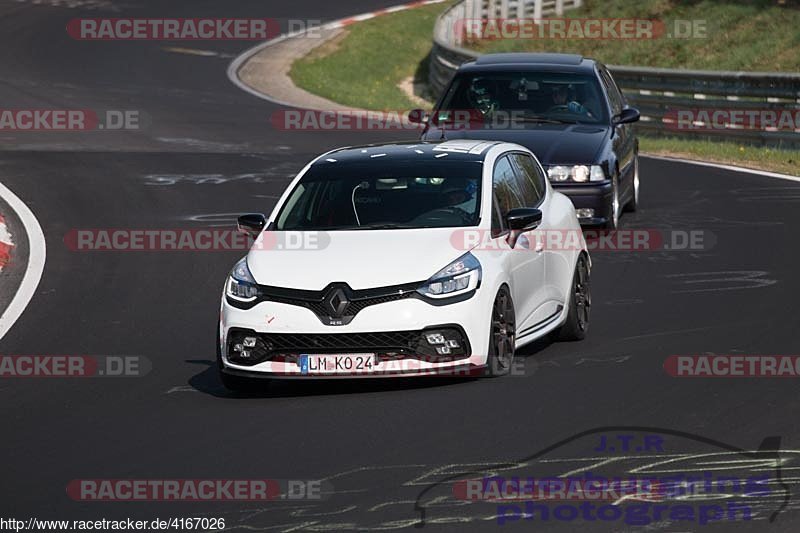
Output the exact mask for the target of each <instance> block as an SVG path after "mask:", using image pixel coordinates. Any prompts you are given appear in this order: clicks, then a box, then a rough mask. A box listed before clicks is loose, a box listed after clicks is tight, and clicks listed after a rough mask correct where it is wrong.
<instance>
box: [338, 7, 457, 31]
mask: <svg viewBox="0 0 800 533" xmlns="http://www.w3.org/2000/svg"><path fill="white" fill-rule="evenodd" d="M444 1H445V0H423V1H421V2H410V3H408V4H401V5H399V6H392V7H387V8H385V9H379V10H377V11H373V12H371V13H362V14H361V15H356V16H355V17H348V18H346V19H339V20H335V21H333V22H329V23H328V24H323V25H322V28H323V29H326V30H335V29H337V28H344V27H346V26H349V25H350V24H354V23H356V22H364V21H365V20H369V19H374V18H375V17H379V16H381V15H386V14H388V13H397V12H398V11H405V10H407V9H414V8H415V7H421V6H429V5H431V4H441V3H442V2H444Z"/></svg>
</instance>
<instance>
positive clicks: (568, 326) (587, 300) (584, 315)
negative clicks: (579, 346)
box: [558, 254, 592, 341]
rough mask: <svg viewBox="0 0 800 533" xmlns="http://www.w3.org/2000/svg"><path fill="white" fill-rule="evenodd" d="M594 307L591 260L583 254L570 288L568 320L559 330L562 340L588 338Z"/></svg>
mask: <svg viewBox="0 0 800 533" xmlns="http://www.w3.org/2000/svg"><path fill="white" fill-rule="evenodd" d="M591 307H592V292H591V279H590V273H589V261H588V260H587V258H586V256H585V255H583V254H581V255H580V256H579V257H578V263H577V264H576V265H575V273H574V274H573V276H572V287H571V288H570V298H569V310H568V311H567V320H566V322H564V325H562V326H561V329H559V331H558V340H560V341H579V340H583V339H584V338H586V332H587V331H588V329H589V314H590V311H591Z"/></svg>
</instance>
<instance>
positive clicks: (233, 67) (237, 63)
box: [227, 0, 446, 107]
mask: <svg viewBox="0 0 800 533" xmlns="http://www.w3.org/2000/svg"><path fill="white" fill-rule="evenodd" d="M445 1H446V0H421V1H417V2H409V3H407V4H400V5H397V6H392V7H387V8H384V9H378V10H377V11H371V12H369V13H362V14H360V15H355V16H352V17H346V18H343V19H339V20H334V21H333V22H328V23H326V24H323V25H322V26H320V28H322V29H323V30H331V29H338V28H344V27H346V26H349V25H351V24H355V23H356V22H363V21H365V20H369V19H373V18H375V17H379V16H381V15H386V14H388V13H397V12H398V11H405V10H407V9H414V8H415V7H421V6H428V5H431V4H441V3H443V2H445ZM314 29H316V28H314ZM307 31H308V30H307V29H306V30H298V31H294V32H291V33H285V34H283V35H280V36H278V37H275V38H274V39H270V40H269V41H266V42H263V43H261V44H259V45H256V46H254V47H253V48H250V49H249V50H245V51H244V52H243V53H241V54H240V55H239V56H238V57H237V58H236V59H234V60H233V61H231V63H230V64H229V65H228V72H227V74H228V79H229V80H230V81H231V83H233V84H234V85H236V86H237V87H239V88H240V89H241V90H243V91H245V92H247V93H250V94H252V95H253V96H257V97H258V98H261V99H262V100H267V101H269V102H272V103H275V104H278V105H281V106H285V107H298V106H297V105H296V104H293V103H291V102H283V101H281V100H278V99H275V98H272V97H270V96H269V95H266V94H264V93H262V92H259V91H257V90H256V89H253V88H252V87H250V86H248V85H247V84H246V83H244V82H242V80H240V79H239V69H240V68H242V65H244V64H245V63H247V60H248V59H250V58H251V57H253V56H254V55H256V54H257V53H259V52H260V51H261V50H263V49H264V48H267V47H268V46H272V45H274V44H278V43H280V42H282V41H285V40H287V39H293V38H294V37H298V36H301V35H303V34H304V33H306V32H307Z"/></svg>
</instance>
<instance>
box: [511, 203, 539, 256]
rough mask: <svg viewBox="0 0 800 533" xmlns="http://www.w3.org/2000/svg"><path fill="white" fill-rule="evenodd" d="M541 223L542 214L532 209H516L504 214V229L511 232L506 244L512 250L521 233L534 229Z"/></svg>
mask: <svg viewBox="0 0 800 533" xmlns="http://www.w3.org/2000/svg"><path fill="white" fill-rule="evenodd" d="M541 223H542V212H541V211H540V210H539V209H536V208H533V207H517V208H516V209H512V210H510V211H509V212H508V213H506V227H508V229H510V230H511V233H510V235H509V236H508V244H509V246H511V247H512V248H513V247H514V246H515V245H516V244H517V238H518V237H519V234H520V233H522V232H523V231H530V230H532V229H536V228H537V227H538V226H539V224H541Z"/></svg>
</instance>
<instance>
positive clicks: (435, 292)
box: [417, 252, 481, 298]
mask: <svg viewBox="0 0 800 533" xmlns="http://www.w3.org/2000/svg"><path fill="white" fill-rule="evenodd" d="M480 280H481V264H480V263H479V262H478V260H477V259H476V258H475V256H474V255H472V254H471V253H469V252H467V253H466V254H464V255H462V256H461V257H459V258H458V259H456V260H455V261H453V262H452V263H450V264H449V265H447V266H446V267H444V268H443V269H441V270H440V271H439V272H437V273H436V274H434V275H433V276H432V277H431V278H430V279H429V280H428V281H426V282H425V283H424V284H423V285H422V286H421V287H420V288H418V289H417V292H419V293H420V294H422V295H424V296H427V297H429V298H449V297H451V296H458V295H459V294H464V293H467V292H469V291H472V290H475V289H476V288H477V287H478V283H479V282H480Z"/></svg>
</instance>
